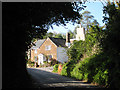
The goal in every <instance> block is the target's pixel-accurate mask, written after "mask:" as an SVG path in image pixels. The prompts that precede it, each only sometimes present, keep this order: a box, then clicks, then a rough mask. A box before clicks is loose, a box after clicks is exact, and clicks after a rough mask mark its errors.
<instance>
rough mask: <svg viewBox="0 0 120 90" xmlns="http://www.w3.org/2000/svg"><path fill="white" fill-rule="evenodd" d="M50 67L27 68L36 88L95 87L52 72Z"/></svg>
mask: <svg viewBox="0 0 120 90" xmlns="http://www.w3.org/2000/svg"><path fill="white" fill-rule="evenodd" d="M50 69H51V68H49V69H48V68H27V71H28V73H29V74H30V75H31V77H32V79H33V80H34V85H35V86H36V88H41V87H42V88H51V87H53V88H96V87H97V86H95V85H91V84H88V83H86V82H82V81H78V80H75V79H71V78H68V77H65V76H61V75H59V74H57V73H52V72H51V71H52V70H50Z"/></svg>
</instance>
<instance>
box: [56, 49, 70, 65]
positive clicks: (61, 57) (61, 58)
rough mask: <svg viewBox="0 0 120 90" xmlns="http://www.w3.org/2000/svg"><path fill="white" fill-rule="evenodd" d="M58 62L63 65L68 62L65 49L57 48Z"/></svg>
mask: <svg viewBox="0 0 120 90" xmlns="http://www.w3.org/2000/svg"><path fill="white" fill-rule="evenodd" d="M57 60H58V61H59V62H61V63H64V62H67V61H68V56H67V53H66V49H65V48H63V47H57Z"/></svg>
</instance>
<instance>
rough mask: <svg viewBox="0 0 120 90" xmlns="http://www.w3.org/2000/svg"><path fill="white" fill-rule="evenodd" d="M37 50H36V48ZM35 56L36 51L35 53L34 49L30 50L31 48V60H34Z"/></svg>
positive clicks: (36, 54)
mask: <svg viewBox="0 0 120 90" xmlns="http://www.w3.org/2000/svg"><path fill="white" fill-rule="evenodd" d="M37 52H38V50H37ZM35 56H38V53H35V50H34V49H32V50H31V61H32V62H34V61H35V59H34V57H35Z"/></svg>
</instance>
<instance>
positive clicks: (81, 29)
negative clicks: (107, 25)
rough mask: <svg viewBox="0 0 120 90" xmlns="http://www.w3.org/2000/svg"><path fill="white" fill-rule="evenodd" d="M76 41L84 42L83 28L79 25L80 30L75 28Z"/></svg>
mask: <svg viewBox="0 0 120 90" xmlns="http://www.w3.org/2000/svg"><path fill="white" fill-rule="evenodd" d="M76 40H78V41H79V40H83V41H84V40H85V28H83V27H82V26H81V24H80V28H77V34H76Z"/></svg>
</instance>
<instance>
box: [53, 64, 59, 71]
mask: <svg viewBox="0 0 120 90" xmlns="http://www.w3.org/2000/svg"><path fill="white" fill-rule="evenodd" d="M58 66H59V64H55V65H54V66H53V72H58Z"/></svg>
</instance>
